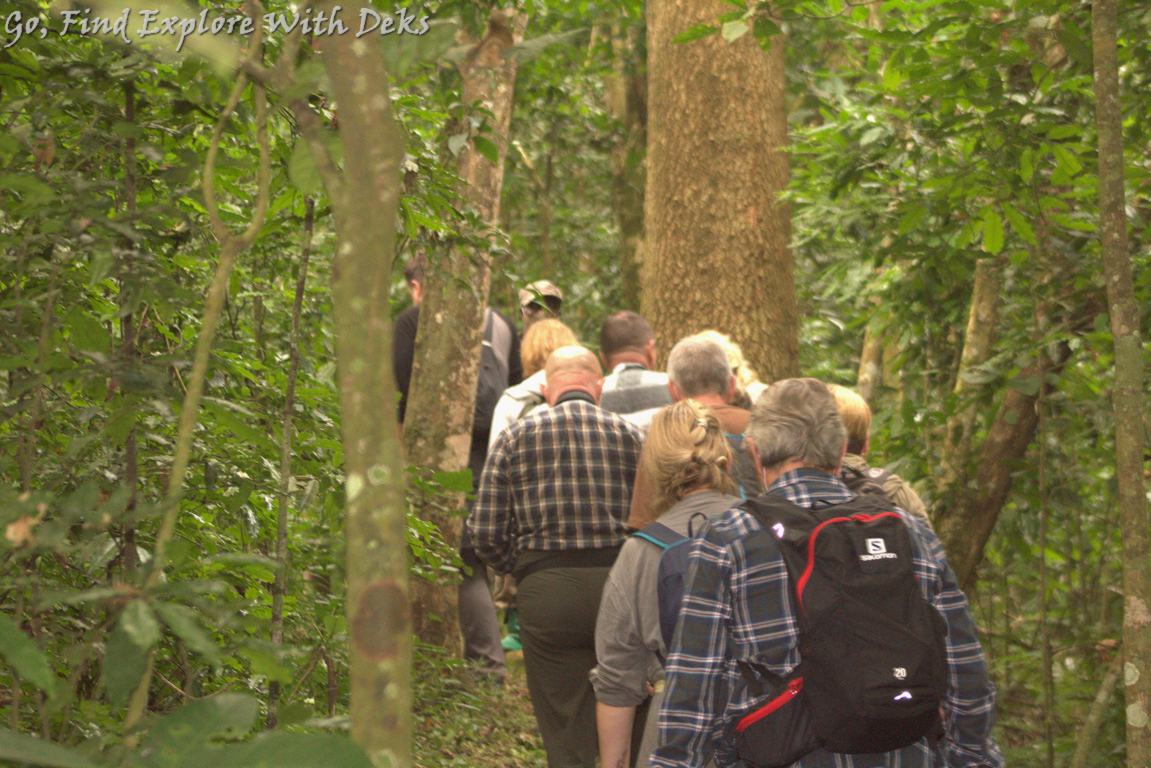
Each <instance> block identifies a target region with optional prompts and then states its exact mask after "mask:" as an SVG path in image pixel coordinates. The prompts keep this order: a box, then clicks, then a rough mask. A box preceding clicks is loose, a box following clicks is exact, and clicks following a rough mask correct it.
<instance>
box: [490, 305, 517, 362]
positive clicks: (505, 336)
mask: <svg viewBox="0 0 1151 768" xmlns="http://www.w3.org/2000/svg"><path fill="white" fill-rule="evenodd" d="M484 345H485V346H487V347H489V348H491V350H492V352H493V353H494V354H495V356H496V360H498V361H499V363H500V368H502V369H503V370H504V371H507V370H508V367H509V363H508V355H509V354H510V353H511V349H512V331H511V328H509V327H508V324H507V323H506V322H504V321H503V319H502V318H501V317H500V316H499V315H497V314H496V313H495V312H494V311H493V310H492V308H491V307H485V308H484Z"/></svg>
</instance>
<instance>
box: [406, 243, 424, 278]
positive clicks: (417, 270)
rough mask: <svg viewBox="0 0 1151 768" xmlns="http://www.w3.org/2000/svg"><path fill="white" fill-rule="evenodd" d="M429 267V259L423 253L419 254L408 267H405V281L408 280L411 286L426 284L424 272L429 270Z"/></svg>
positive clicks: (410, 261) (409, 262)
mask: <svg viewBox="0 0 1151 768" xmlns="http://www.w3.org/2000/svg"><path fill="white" fill-rule="evenodd" d="M427 267H428V257H427V256H425V255H424V253H423V251H421V252H419V253H417V254H416V255H415V256H413V257H412V258H411V259H410V260H409V261H408V264H407V266H406V267H404V280H406V281H407V283H408V284H409V285H411V284H412V283H422V282H424V272H425V271H426V270H427Z"/></svg>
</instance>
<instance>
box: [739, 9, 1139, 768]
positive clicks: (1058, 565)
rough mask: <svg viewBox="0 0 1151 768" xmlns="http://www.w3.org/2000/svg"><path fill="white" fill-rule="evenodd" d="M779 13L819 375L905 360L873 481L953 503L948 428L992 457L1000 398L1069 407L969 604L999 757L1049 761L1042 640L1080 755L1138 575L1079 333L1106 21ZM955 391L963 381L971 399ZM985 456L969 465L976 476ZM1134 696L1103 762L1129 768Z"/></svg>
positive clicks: (799, 237)
mask: <svg viewBox="0 0 1151 768" xmlns="http://www.w3.org/2000/svg"><path fill="white" fill-rule="evenodd" d="M774 6H775V8H776V11H777V13H778V15H779V18H781V19H782V20H783V21H784V22H785V24H786V25H787V27H788V28H789V29H790V31H791V36H790V38H789V46H790V47H789V56H790V57H791V61H793V62H794V64H793V65H792V66H791V67H790V77H791V82H790V90H791V94H792V99H793V104H794V107H793V109H792V130H793V146H792V149H791V152H792V162H793V184H792V187H791V192H790V194H789V198H790V200H791V203H792V206H793V212H794V225H795V241H794V242H795V250H796V258H797V271H798V272H799V274H800V275H801V276H802V277H800V279H798V280H797V283H798V284H799V285H800V286H801V287H802V288H801V290H802V291H803V293H804V294H805V295H806V298H804V303H805V304H806V306H807V316H806V318H805V320H804V328H803V336H804V339H805V343H804V344H802V345H801V349H802V350H803V355H804V358H803V368H804V370H805V371H809V372H813V373H815V375H820V376H823V377H826V378H829V379H832V380H836V381H839V382H841V383H844V384H849V385H850V384H854V382H855V380H856V376H857V371H858V358H857V357H856V355H857V354H858V352H857V350H858V344H859V339H860V338H861V337H862V336H863V334H864V329H865V327H868V325H869V324H870V331H871V332H872V333H873V334H874V335H875V337H876V338H878V339H879V340H881V343H882V345H883V346H884V347H885V350H886V351H885V354H884V360H883V369H884V370H883V377H884V383H885V385H887V388H886V389H884V390H883V391H882V393H881V396H880V398H879V399H878V400H877V402H876V403H874V404H873V407H875V410H876V414H875V421H874V422H873V425H872V454H873V456H872V458H873V461H872V463H873V464H886V465H888V466H892V467H894V468H896V469H897V471H898V472H900V474H902V475H903V476H904V477H906V478H908V479H911V480H913V481H916V485H917V488H918V489H919V490H920V493H921V495H923V496H924V497H925V498H926V499H927V500H928V501H929V506H930V504H931V503H932V502H934V503H935V505H936V511H940V510H941V509H942V508H943V505H944V504H945V503H947V501H948V499H949V498H951V497H950V494H952V493H954V489H951V488H949V487H947V486H946V485H944V484H943V483H942V480H941V472H942V468H941V466H940V456H941V453H942V445H943V442H944V440H945V438H946V435H947V428H948V423H949V420H950V419H951V418H952V417H953V416H954V415H955V414H956V413H958V412H959V411H960V410H961V409H964V408H967V407H968V406H969V405H972V404H973V405H974V407H975V409H976V414H977V415H976V423H975V432H974V434H973V435H972V440H973V445H974V446H976V447H978V446H979V444H980V441H982V440H983V439H984V438H985V437H986V435H987V430H988V429H989V427H990V425H991V418H992V417H993V416H994V415H995V413H996V409H997V408H998V405H999V403H1000V402H1001V401H1002V398H1003V396H1004V393H1005V392H1007V391H1009V390H1014V391H1016V392H1020V393H1023V394H1025V395H1028V396H1038V395H1039V394H1040V391H1041V389H1040V385H1041V383H1046V384H1047V385H1048V386H1050V387H1051V388H1052V389H1051V391H1049V392H1045V393H1044V394H1043V395H1042V399H1041V401H1040V404H1039V405H1038V406H1037V407H1039V408H1041V409H1042V412H1043V414H1044V418H1043V420H1042V422H1041V426H1040V429H1039V433H1038V435H1037V436H1036V445H1034V446H1033V447H1032V449H1031V450H1030V451H1029V453H1028V455H1027V458H1026V460H1025V462H1024V463H1023V464H1022V465H1021V466H1020V467H1018V471H1017V472H1016V475H1015V482H1014V489H1013V492H1012V494H1011V496H1010V498H1009V500H1008V502H1007V504H1006V506H1005V508H1004V511H1003V514H1002V516H1001V518H1000V520H999V522H998V525H997V527H996V532H995V535H994V536H993V537H992V539H991V541H990V542H989V544H988V548H987V550H986V561H985V563H984V565H983V566H982V567H981V569H980V581H979V583H978V585H977V586H976V588H975V590H974V593H973V603H974V604H975V606H976V609H977V615H978V618H979V621H980V624H981V627H982V628H983V631H984V635H983V637H984V642H985V648H986V649H987V650H988V652H989V657H990V661H991V669H992V673H993V677H994V679H995V682H996V683H997V685H998V686H999V693H1000V696H999V702H998V718H997V719H998V722H999V723H1000V729H999V738H1000V744H1001V745H1002V746H1004V748H1005V750H1006V751H1007V753H1008V758H1009V761H1010V762H1011V763H1012V764H1020V765H1045V764H1046V751H1045V750H1046V747H1045V744H1044V739H1045V736H1044V727H1043V720H1044V717H1045V712H1044V709H1045V708H1044V705H1043V686H1044V682H1043V678H1044V670H1043V662H1042V658H1043V653H1042V650H1043V644H1044V642H1045V639H1044V637H1045V635H1044V632H1046V633H1047V636H1049V637H1050V643H1051V646H1052V649H1053V668H1052V670H1051V674H1052V676H1053V678H1054V685H1055V706H1054V709H1053V710H1052V712H1051V716H1052V718H1053V720H1052V722H1053V724H1054V725H1053V728H1054V745H1055V748H1056V750H1057V751H1058V752H1059V753H1068V754H1069V753H1070V751H1071V750H1072V749H1073V747H1074V745H1075V742H1076V739H1077V738H1079V737H1080V734H1079V732H1078V728H1079V726H1080V725H1081V723H1082V722H1083V720H1084V719H1085V717H1086V712H1087V709H1088V707H1089V706H1090V704H1091V701H1092V700H1093V699H1094V696H1095V693H1096V689H1097V687H1098V685H1099V682H1100V680H1101V679H1102V677H1103V672H1104V671H1105V667H1106V666H1107V663H1108V662H1109V654H1111V653H1113V652H1114V651H1113V645H1112V644H1111V643H1110V641H1113V640H1114V639H1116V638H1118V637H1119V636H1120V624H1119V623H1120V620H1121V616H1122V609H1121V601H1120V599H1119V596H1118V594H1117V592H1116V590H1117V589H1118V588H1119V585H1120V584H1121V569H1120V563H1119V562H1118V558H1115V557H1109V554H1110V553H1114V552H1118V551H1119V542H1118V541H1117V540H1116V536H1117V527H1116V514H1115V512H1114V510H1113V508H1112V503H1111V499H1112V497H1113V493H1114V489H1113V484H1114V481H1113V479H1112V477H1111V475H1112V470H1111V469H1110V467H1111V463H1112V456H1113V450H1114V447H1113V444H1112V442H1111V441H1112V437H1111V435H1112V434H1113V432H1112V430H1111V428H1110V422H1111V421H1112V416H1111V412H1110V403H1109V400H1108V398H1107V392H1108V390H1109V388H1110V386H1111V385H1112V383H1113V379H1112V371H1111V361H1110V360H1111V339H1110V334H1109V330H1108V328H1107V325H1106V323H1105V322H1103V323H1100V322H1096V324H1095V329H1094V331H1091V330H1088V327H1089V323H1084V322H1083V319H1084V318H1087V319H1090V318H1091V317H1092V315H1093V314H1095V313H1096V312H1098V310H1097V309H1092V308H1093V307H1095V306H1097V298H1096V297H1097V295H1098V293H1099V292H1100V290H1101V285H1100V284H1099V281H1098V279H1097V278H1096V277H1095V275H1096V274H1097V273H1098V261H1097V260H1098V241H1097V232H1096V229H1097V226H1098V222H1097V216H1096V210H1095V208H1096V199H1097V198H1096V196H1097V190H1096V182H1095V179H1096V173H1095V162H1096V158H1095V154H1094V152H1095V151H1094V147H1095V144H1096V139H1095V127H1094V104H1093V97H1092V92H1091V82H1092V81H1091V66H1092V62H1091V56H1090V52H1089V47H1090V13H1089V9H1088V8H1084V7H1082V6H1078V5H1075V4H1073V3H1067V2H1058V1H1056V0H1052V1H1051V2H1046V1H1044V0H1037V1H1036V2H1028V3H1023V4H1019V3H1014V4H1012V3H998V2H992V3H979V4H972V3H966V2H944V3H938V2H927V3H919V2H900V3H896V4H888V5H886V6H884V7H883V10H882V12H881V13H879V14H878V15H876V16H869V13H868V9H867V8H866V7H865V6H854V7H848V6H847V5H846V4H839V3H835V2H826V3H824V2H819V3H813V2H782V3H775V4H774ZM763 7H764V6H762V5H761V6H760V8H763ZM1145 17H1146V12H1145V11H1140V12H1137V13H1134V14H1131V15H1130V16H1127V17H1126V18H1125V20H1124V22H1123V24H1124V25H1125V28H1124V30H1123V32H1122V38H1123V39H1122V40H1121V41H1120V60H1121V67H1123V72H1124V75H1123V77H1124V78H1125V79H1126V84H1127V85H1131V86H1133V87H1134V90H1130V91H1126V94H1127V96H1126V101H1125V102H1124V104H1123V110H1124V115H1125V120H1126V122H1125V130H1126V131H1127V134H1128V142H1127V147H1128V152H1129V155H1128V158H1127V160H1128V165H1127V167H1128V171H1129V181H1130V182H1131V185H1130V187H1129V189H1132V190H1135V194H1134V196H1133V197H1132V198H1129V205H1130V206H1131V208H1130V210H1131V211H1132V217H1131V225H1132V230H1133V237H1134V239H1136V240H1141V238H1142V233H1143V231H1144V229H1145V226H1146V218H1147V217H1146V215H1145V213H1144V210H1145V208H1146V196H1145V189H1146V184H1145V180H1146V173H1147V163H1146V159H1145V157H1143V152H1142V150H1141V149H1139V148H1140V147H1141V146H1142V143H1143V142H1144V138H1143V136H1144V134H1145V131H1146V118H1147V115H1146V112H1147V105H1146V101H1145V100H1144V99H1142V98H1141V97H1140V96H1139V95H1138V94H1139V92H1138V90H1137V89H1138V87H1139V86H1138V85H1137V84H1140V83H1143V82H1145V80H1146V76H1147V74H1146V70H1145V69H1144V66H1145V64H1146V63H1147V62H1146V56H1145V54H1144V52H1143V51H1142V47H1141V46H1138V45H1136V44H1135V43H1134V41H1135V40H1136V39H1137V37H1138V34H1139V33H1138V25H1139V24H1140V23H1142V22H1143V21H1145ZM830 40H836V41H839V42H837V43H835V44H832V43H829V42H828V41H830ZM979 259H991V260H992V263H993V264H995V265H996V266H995V268H996V269H998V270H999V271H1000V274H1001V276H1002V291H1001V292H1000V296H999V302H1000V304H999V314H998V321H997V323H996V325H995V328H994V333H993V348H992V350H991V353H990V355H989V357H988V359H987V360H986V361H985V362H983V363H982V364H981V365H980V366H979V367H978V368H977V369H975V370H972V371H965V372H963V373H962V374H961V373H960V360H959V354H960V351H961V349H962V346H963V340H964V328H965V326H966V322H967V313H968V310H969V302H970V300H971V292H970V289H971V285H972V275H973V274H974V271H975V264H976V261H977V260H979ZM1138 260H1139V261H1140V262H1145V260H1146V259H1145V254H1142V255H1140V256H1139V257H1138ZM1147 289H1148V285H1147V281H1146V280H1142V281H1141V282H1140V285H1139V286H1138V287H1137V289H1136V290H1137V291H1139V292H1140V295H1142V296H1144V301H1143V304H1144V306H1147V301H1146V299H1147V297H1148V293H1147ZM1085 326H1087V327H1085ZM1062 349H1067V350H1068V351H1069V353H1070V355H1071V356H1070V358H1069V362H1068V363H1067V365H1066V367H1065V368H1061V369H1053V370H1050V371H1049V372H1048V373H1047V374H1046V376H1044V377H1040V376H1035V375H1031V374H1028V375H1022V374H1021V372H1022V371H1023V370H1024V369H1025V368H1026V367H1027V366H1028V365H1030V364H1031V363H1032V362H1033V361H1034V360H1035V359H1036V356H1037V355H1040V354H1042V355H1044V356H1045V359H1047V360H1048V361H1049V363H1048V365H1050V366H1053V363H1051V362H1050V361H1051V360H1054V359H1057V358H1059V356H1060V355H1061V354H1062V352H1061V350H1062ZM845 352H846V354H845ZM1059 359H1061V358H1059ZM960 375H962V378H963V381H964V383H965V384H966V385H968V386H967V389H966V391H965V394H963V395H962V396H957V395H956V394H954V388H955V384H956V381H957V379H958V378H959V377H960ZM1009 423H1010V422H1009ZM977 460H978V456H977V455H976V456H971V457H965V461H969V462H970V465H969V466H970V467H971V468H972V469H974V466H975V462H976V461H977ZM977 490H978V489H972V492H977ZM1044 507H1045V508H1046V509H1047V514H1048V515H1049V516H1050V519H1049V522H1048V525H1047V530H1048V532H1049V533H1048V539H1047V542H1046V544H1044V543H1043V542H1042V541H1041V537H1040V531H1039V524H1038V520H1039V515H1040V509H1041V508H1044ZM1044 566H1045V567H1046V575H1045V577H1044V576H1041V574H1042V573H1043V567H1044ZM1044 578H1045V581H1043V579H1044ZM1044 585H1045V587H1046V592H1044ZM1044 594H1046V602H1045V603H1044V602H1043V600H1042V599H1041V598H1042V596H1043V595H1044ZM1044 627H1046V629H1044ZM1121 701H1122V699H1121V694H1120V696H1119V697H1118V702H1117V703H1114V704H1112V707H1111V710H1110V711H1109V713H1108V715H1107V719H1106V722H1105V724H1104V727H1103V730H1102V733H1101V735H1100V740H1101V744H1100V746H1099V748H1097V749H1094V750H1092V752H1091V758H1090V761H1089V764H1090V765H1099V766H1103V765H1114V764H1116V763H1117V762H1119V761H1120V760H1121V759H1122V758H1121V752H1122V744H1123V740H1124V731H1123V717H1122V711H1121V710H1122V706H1121Z"/></svg>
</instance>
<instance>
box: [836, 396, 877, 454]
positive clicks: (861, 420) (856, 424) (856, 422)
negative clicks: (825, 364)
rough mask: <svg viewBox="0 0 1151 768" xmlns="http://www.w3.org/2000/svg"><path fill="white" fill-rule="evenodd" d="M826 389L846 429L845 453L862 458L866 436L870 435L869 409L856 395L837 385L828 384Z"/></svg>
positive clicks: (865, 445) (865, 402)
mask: <svg viewBox="0 0 1151 768" xmlns="http://www.w3.org/2000/svg"><path fill="white" fill-rule="evenodd" d="M827 388H828V389H829V390H830V391H831V395H832V397H834V398H835V405H836V407H838V408H839V415H840V416H841V417H842V418H843V426H845V427H847V452H848V453H854V454H855V455H856V456H862V455H863V451H864V449H865V448H867V436H868V435H869V434H871V408H870V406H868V405H867V401H866V400H864V399H863V398H862V397H860V396H859V395H858V394H856V393H855V392H853V391H852V390H850V389H848V388H847V387H841V386H839V385H838V384H828V385H827Z"/></svg>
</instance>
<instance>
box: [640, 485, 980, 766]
mask: <svg viewBox="0 0 1151 768" xmlns="http://www.w3.org/2000/svg"><path fill="white" fill-rule="evenodd" d="M769 490H771V491H776V492H778V493H780V494H781V495H783V496H785V497H786V498H788V499H789V500H791V501H792V502H794V503H795V504H798V505H799V506H802V507H806V508H809V509H813V508H818V507H824V506H829V505H834V504H842V503H844V502H847V501H850V500H851V499H852V498H854V494H852V493H851V491H849V490H848V489H847V486H845V485H844V484H843V483H842V482H841V481H840V480H839V478H836V477H832V476H831V475H828V474H827V473H825V472H820V471H818V470H814V469H806V468H804V469H797V470H793V471H791V472H788V473H786V474H785V475H783V476H782V477H780V478H779V479H778V480H776V481H775V483H773V484H772V486H771V488H770V489H769ZM898 511H899V512H900V514H901V516H902V517H903V519H904V520H905V521H906V523H907V525H908V527H909V528H910V529H911V534H912V543H913V546H914V547H915V572H916V574H917V576H918V577H919V584H920V587H921V588H922V589H923V593H924V596H925V597H926V598H927V599H928V600H929V601H930V602H931V603H932V604H933V605H934V606H935V607H936V608H938V609H939V611H940V613H941V614H942V615H943V617H944V619H945V620H946V622H947V663H948V668H949V671H950V675H949V677H950V680H949V685H948V689H947V697H946V699H945V701H944V715H945V716H944V726H945V728H946V731H947V738H946V741H945V742H944V743H941V745H940V747H941V749H942V750H943V751H945V752H946V758H945V759H946V763H945V764H946V765H947V766H949V768H966V767H968V766H982V765H986V766H991V767H992V768H1001V766H1002V765H1003V757H1002V755H1001V754H1000V753H999V748H998V746H996V744H995V740H994V739H992V737H991V725H992V721H993V717H994V714H993V706H994V702H995V687H994V686H993V685H992V683H991V682H990V680H988V677H987V665H986V662H985V661H984V659H983V649H982V647H981V646H980V645H979V637H978V634H977V630H976V627H975V622H974V621H973V620H972V617H971V612H970V610H969V609H968V605H967V597H966V595H964V594H963V592H962V590H960V589H959V586H958V584H956V581H955V576H954V574H953V573H952V572H951V568H950V567H948V565H947V560H946V559H945V557H944V553H943V545H942V544H940V542H939V539H938V538H937V537H936V535H935V533H934V532H932V531H931V529H930V528H929V527H928V526H927V525H925V524H924V523H923V522H922V521H921V520H919V519H918V518H916V517H914V516H913V515H910V514H907V513H906V512H904V511H903V510H898ZM692 547H693V550H692V555H691V557H692V565H691V569H690V571H689V573H688V577H687V586H686V593H685V595H684V603H683V610H682V611H681V612H680V619H679V624H678V625H677V627H676V632H675V639H674V640H673V641H672V647H671V651H670V655H669V657H668V663H667V692H666V695H665V698H664V704H663V708H662V709H661V710H660V714H659V744H660V746H659V747H657V748H656V750H655V752H654V753H653V754H652V760H651V765H652V766H653V768H672V767H673V766H693V767H695V768H699V767H701V766H703V765H704V764H705V763H706V762H707V760H708V758H709V757H711V756H712V755H713V754H714V757H715V762H716V764H717V765H719V766H721V768H727V767H728V766H733V767H735V768H745V766H746V763H744V762H743V761H742V760H740V759H739V758H738V757H737V756H736V754H735V749H734V746H733V745H732V744H730V743H727V742H726V741H725V739H724V738H723V734H724V731H725V728H727V727H728V726H729V725H730V724H732V723H733V722H734V721H737V720H739V719H740V718H741V717H743V716H744V715H745V714H747V712H749V711H750V710H751V709H752V708H753V705H754V703H755V701H754V696H753V694H752V693H751V692H750V691H749V690H748V688H747V685H746V683H745V682H744V680H743V678H742V677H741V675H740V671H739V667H738V666H737V664H736V662H737V661H746V662H758V663H760V664H763V665H764V666H766V667H767V668H768V669H770V670H771V671H772V672H774V673H775V674H777V675H780V676H781V677H783V676H786V675H787V674H788V673H789V672H791V670H792V669H793V668H795V666H796V665H798V664H799V651H798V650H797V648H796V645H797V641H798V638H799V626H798V624H797V623H796V620H795V612H794V610H793V608H792V596H791V586H790V584H789V582H788V578H787V568H786V567H785V566H784V563H783V559H782V557H781V556H780V554H779V548H778V547H777V546H776V544H775V541H774V537H773V536H771V535H770V533H769V532H768V531H766V529H764V528H763V526H761V525H760V524H759V522H758V521H757V520H756V519H755V518H754V517H753V516H752V515H751V514H750V513H748V512H745V511H743V510H741V509H732V510H730V511H728V512H725V513H723V514H721V515H719V516H717V517H715V518H712V519H711V520H710V521H709V523H708V524H707V526H706V527H705V528H704V530H703V532H702V535H701V537H700V538H698V539H696V540H695V541H694V542H693V544H692ZM935 765H940V762H939V759H938V755H937V754H936V751H935V750H933V749H932V748H931V746H930V745H929V744H928V742H927V740H926V739H923V740H921V741H919V742H917V743H916V744H912V745H911V746H908V747H904V748H903V749H900V750H896V751H894V752H886V753H881V754H869V755H846V754H836V753H832V752H826V751H824V750H816V751H814V752H812V753H810V754H808V755H806V756H804V757H803V758H802V759H800V760H799V761H798V762H796V763H795V764H794V766H799V767H801V768H832V767H834V768H877V767H878V766H884V767H885V768H920V767H922V768H928V767H929V766H935Z"/></svg>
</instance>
